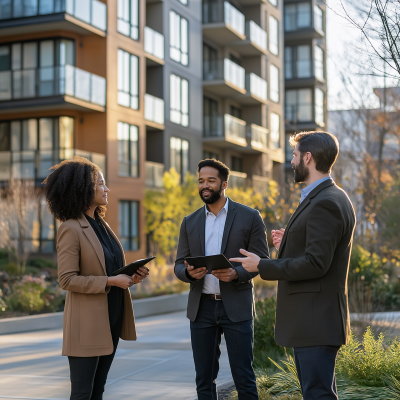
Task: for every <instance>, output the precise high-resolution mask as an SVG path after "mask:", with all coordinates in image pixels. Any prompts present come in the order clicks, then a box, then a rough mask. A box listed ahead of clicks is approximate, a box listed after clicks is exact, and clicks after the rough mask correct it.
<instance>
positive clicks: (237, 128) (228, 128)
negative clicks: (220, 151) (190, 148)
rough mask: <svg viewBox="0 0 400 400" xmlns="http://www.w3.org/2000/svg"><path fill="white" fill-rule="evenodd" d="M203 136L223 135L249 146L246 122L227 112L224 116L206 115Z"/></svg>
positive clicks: (222, 136)
mask: <svg viewBox="0 0 400 400" xmlns="http://www.w3.org/2000/svg"><path fill="white" fill-rule="evenodd" d="M203 136H204V137H221V138H225V139H227V140H232V141H234V142H236V143H238V144H239V145H241V146H247V140H246V122H245V121H243V120H241V119H239V118H235V117H233V116H232V115H229V114H225V115H224V116H223V117H222V116H213V117H210V116H204V117H203Z"/></svg>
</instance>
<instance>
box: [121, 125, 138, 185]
mask: <svg viewBox="0 0 400 400" xmlns="http://www.w3.org/2000/svg"><path fill="white" fill-rule="evenodd" d="M125 126H126V127H127V128H128V139H127V140H126V139H120V138H119V137H118V136H119V134H120V129H121V130H122V129H123V128H124V127H125ZM132 128H136V135H137V140H136V141H134V140H132V137H131V135H132ZM117 135H118V136H117V137H118V176H121V177H127V178H140V149H139V146H140V135H139V127H138V126H137V125H133V124H129V123H128V122H123V121H118V124H117ZM123 140H124V141H127V142H128V144H127V146H128V149H127V153H128V158H127V160H121V159H120V142H121V141H123ZM134 142H136V163H135V164H134V163H133V160H132V143H134ZM122 163H126V164H128V173H127V174H124V173H122V172H121V171H120V165H121V164H122ZM132 167H136V174H133V173H132Z"/></svg>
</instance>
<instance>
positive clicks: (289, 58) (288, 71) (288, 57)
mask: <svg viewBox="0 0 400 400" xmlns="http://www.w3.org/2000/svg"><path fill="white" fill-rule="evenodd" d="M292 78H293V54H292V47H285V79H292Z"/></svg>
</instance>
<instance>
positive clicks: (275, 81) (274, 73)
mask: <svg viewBox="0 0 400 400" xmlns="http://www.w3.org/2000/svg"><path fill="white" fill-rule="evenodd" d="M269 98H270V99H271V100H272V101H274V102H275V103H279V69H278V68H277V67H275V65H270V67H269Z"/></svg>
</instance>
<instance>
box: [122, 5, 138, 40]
mask: <svg viewBox="0 0 400 400" xmlns="http://www.w3.org/2000/svg"><path fill="white" fill-rule="evenodd" d="M120 2H127V3H128V8H129V11H128V15H129V18H128V20H124V19H123V18H121V17H120V16H119V12H120V9H119V5H120ZM132 2H136V5H137V9H136V11H137V12H136V17H137V25H134V24H133V23H132ZM124 11H125V12H126V10H122V13H123V14H124ZM119 21H122V22H124V23H125V24H128V25H129V34H126V33H124V32H123V31H122V30H120V23H119ZM133 28H135V29H136V35H135V36H136V37H134V36H132V29H133ZM117 32H118V33H120V34H121V35H124V36H126V37H129V38H131V39H132V40H136V41H138V40H140V1H139V0H117Z"/></svg>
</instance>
